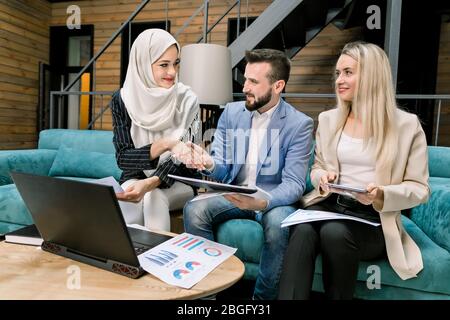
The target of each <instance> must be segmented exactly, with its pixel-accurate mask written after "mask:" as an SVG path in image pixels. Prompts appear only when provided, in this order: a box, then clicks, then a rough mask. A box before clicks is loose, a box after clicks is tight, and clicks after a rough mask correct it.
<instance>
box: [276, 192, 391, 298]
mask: <svg viewBox="0 0 450 320" xmlns="http://www.w3.org/2000/svg"><path fill="white" fill-rule="evenodd" d="M341 204H342V201H337V196H336V195H332V196H331V197H330V198H328V199H327V200H325V201H323V202H321V203H319V204H316V205H313V206H311V207H308V208H307V209H311V210H322V211H334V212H340V213H343V212H346V213H347V214H348V213H349V210H351V209H350V208H343V207H342V205H341ZM361 206H362V205H361ZM361 206H360V207H359V208H357V209H355V211H358V212H357V213H358V214H357V215H360V213H361V210H365V208H364V207H361ZM366 207H367V210H366V211H367V212H366V213H370V210H373V209H372V208H368V207H369V206H366ZM373 214H377V213H376V211H375V212H374V213H373ZM290 232H291V235H290V240H289V245H288V248H287V251H286V254H285V258H284V264H283V271H282V275H281V280H280V288H279V296H278V297H279V299H283V300H288V299H289V300H291V299H295V300H305V299H308V298H309V295H310V291H311V287H312V282H313V276H314V267H315V261H316V257H317V255H318V254H319V253H321V254H322V281H323V286H324V289H325V295H326V297H327V298H328V299H352V298H353V293H354V291H355V285H356V277H357V274H358V265H359V261H360V260H371V259H376V258H380V257H382V256H385V255H386V249H385V243H384V236H383V231H382V229H381V226H378V227H374V226H371V225H369V224H365V223H361V222H356V221H352V220H328V221H317V222H312V223H301V224H298V225H296V226H294V227H292V228H291V230H290Z"/></svg>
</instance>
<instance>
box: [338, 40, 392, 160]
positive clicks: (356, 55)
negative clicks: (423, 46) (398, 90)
mask: <svg viewBox="0 0 450 320" xmlns="http://www.w3.org/2000/svg"><path fill="white" fill-rule="evenodd" d="M344 54H345V55H348V56H350V57H351V58H353V59H354V60H356V62H357V73H358V80H357V85H356V88H355V93H354V97H353V101H343V100H342V99H341V98H340V97H339V94H338V92H337V90H338V88H337V86H336V85H335V91H336V97H337V105H338V110H339V111H340V112H339V119H338V127H337V128H336V129H337V130H340V129H342V128H343V127H344V125H345V122H346V120H347V117H348V115H349V113H350V111H353V114H354V115H355V117H356V118H357V119H359V120H361V122H362V126H363V130H364V131H363V132H364V136H363V139H364V145H365V147H367V146H368V144H369V139H371V138H372V142H373V144H372V146H373V151H374V152H375V156H376V159H377V161H380V164H381V165H382V166H388V167H389V166H391V165H392V164H393V161H394V160H395V156H396V151H397V130H396V121H395V116H396V109H397V103H396V101H395V92H394V87H393V83H392V74H391V67H390V64H389V59H388V57H387V55H386V53H385V52H384V51H383V50H382V49H381V48H380V47H378V46H377V45H375V44H371V43H364V42H351V43H348V44H346V45H345V46H344V48H343V49H342V51H341V55H344Z"/></svg>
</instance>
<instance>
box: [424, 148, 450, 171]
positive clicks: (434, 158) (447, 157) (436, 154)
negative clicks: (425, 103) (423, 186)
mask: <svg viewBox="0 0 450 320" xmlns="http://www.w3.org/2000/svg"><path fill="white" fill-rule="evenodd" d="M449 163H450V150H449V148H447V147H432V146H429V147H428V170H429V171H430V177H441V178H450V169H449V167H448V164H449Z"/></svg>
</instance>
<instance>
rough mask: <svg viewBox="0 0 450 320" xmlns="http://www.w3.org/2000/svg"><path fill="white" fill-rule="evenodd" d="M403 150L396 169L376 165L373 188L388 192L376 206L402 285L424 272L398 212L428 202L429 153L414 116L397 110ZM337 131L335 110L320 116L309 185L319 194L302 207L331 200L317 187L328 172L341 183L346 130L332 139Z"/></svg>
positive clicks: (310, 195)
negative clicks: (339, 153) (339, 152)
mask: <svg viewBox="0 0 450 320" xmlns="http://www.w3.org/2000/svg"><path fill="white" fill-rule="evenodd" d="M397 123H398V129H399V145H398V148H397V150H398V154H397V156H396V161H395V163H394V165H393V167H392V168H386V166H385V167H384V168H381V166H380V163H379V162H378V161H377V163H376V167H375V171H376V172H375V176H376V178H375V179H376V181H375V183H376V184H377V185H379V186H382V188H383V190H384V203H374V204H373V207H374V209H375V210H376V211H378V212H379V213H380V219H381V225H382V228H383V233H384V238H385V242H386V251H387V255H388V259H389V262H390V264H391V266H392V268H393V269H394V270H395V272H396V273H397V274H398V275H399V276H400V278H402V279H403V280H406V279H409V278H412V277H415V276H417V273H419V272H420V270H422V269H423V263H422V255H421V253H420V249H419V247H418V246H417V245H416V244H415V242H414V241H413V239H412V238H411V237H410V236H409V235H408V234H407V233H406V231H405V230H404V229H403V226H402V222H401V219H400V210H403V209H407V208H412V207H415V206H417V205H419V204H421V203H424V202H426V201H427V200H428V197H429V194H430V188H429V185H428V176H429V174H428V152H427V143H426V139H425V134H424V132H423V130H422V127H421V125H420V122H419V120H418V118H417V116H416V115H414V114H410V113H407V112H405V111H402V110H400V109H398V111H397ZM336 126H337V109H333V110H329V111H326V112H322V113H321V114H320V115H319V126H318V128H317V132H316V149H315V161H314V165H313V167H312V170H311V182H312V184H313V185H314V187H315V189H314V190H313V191H311V192H310V193H308V194H306V195H305V196H304V197H303V198H302V199H301V200H302V203H303V205H304V206H309V205H312V204H314V203H317V202H320V201H322V200H324V199H325V198H327V197H328V196H329V194H328V193H320V192H319V191H318V185H319V180H320V177H321V176H322V174H323V173H325V171H334V172H336V174H337V175H338V177H339V163H338V159H337V145H338V142H339V139H340V136H341V132H342V129H341V130H339V131H338V132H337V134H335V135H333V133H332V132H333V131H334V130H332V128H336Z"/></svg>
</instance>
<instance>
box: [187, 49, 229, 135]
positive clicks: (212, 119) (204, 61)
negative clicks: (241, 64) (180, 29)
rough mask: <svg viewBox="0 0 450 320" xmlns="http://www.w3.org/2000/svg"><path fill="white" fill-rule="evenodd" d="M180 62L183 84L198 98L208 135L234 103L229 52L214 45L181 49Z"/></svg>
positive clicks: (203, 126)
mask: <svg viewBox="0 0 450 320" xmlns="http://www.w3.org/2000/svg"><path fill="white" fill-rule="evenodd" d="M180 60H181V63H180V73H179V77H180V78H179V79H180V82H182V83H184V84H186V85H188V86H190V87H191V88H192V90H193V91H194V92H195V93H196V94H197V96H198V100H199V103H200V108H201V112H202V115H201V116H202V129H203V133H205V132H206V133H207V134H208V132H209V131H208V129H214V128H216V127H217V122H218V120H219V117H220V114H221V113H222V111H223V108H224V106H225V104H226V103H227V102H230V101H233V92H232V91H233V89H232V78H231V53H230V50H229V49H228V48H227V47H224V46H221V45H217V44H211V43H198V44H190V45H186V46H184V47H183V48H182V49H181V57H180ZM207 131H208V132H207ZM205 138H207V139H206V140H210V139H208V137H205ZM204 140H205V139H204Z"/></svg>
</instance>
